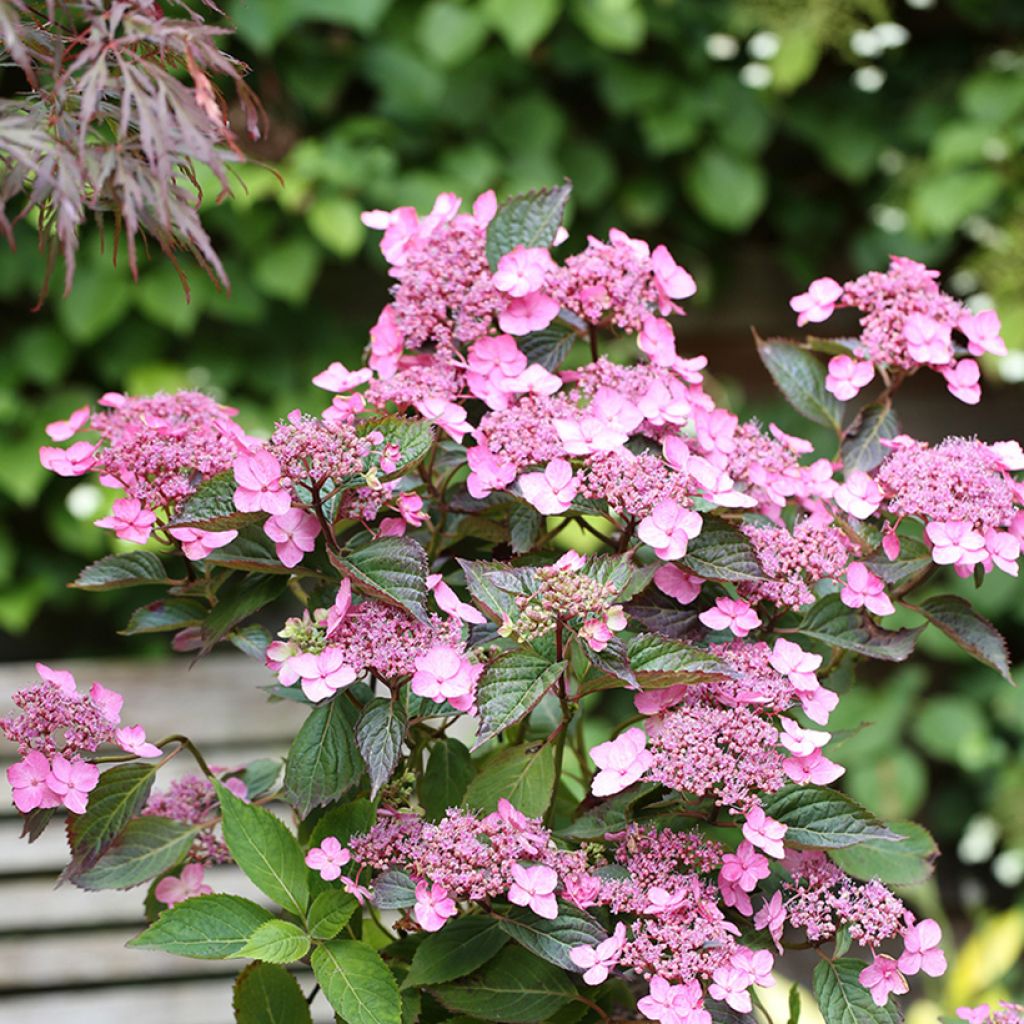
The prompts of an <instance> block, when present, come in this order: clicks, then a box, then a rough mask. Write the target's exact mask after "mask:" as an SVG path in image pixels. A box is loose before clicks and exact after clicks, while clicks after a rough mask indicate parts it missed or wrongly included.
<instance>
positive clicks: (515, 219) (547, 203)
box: [487, 181, 572, 270]
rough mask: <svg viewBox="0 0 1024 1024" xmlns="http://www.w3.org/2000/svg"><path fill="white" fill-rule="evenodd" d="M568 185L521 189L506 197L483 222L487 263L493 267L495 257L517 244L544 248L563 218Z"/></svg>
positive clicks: (494, 267)
mask: <svg viewBox="0 0 1024 1024" xmlns="http://www.w3.org/2000/svg"><path fill="white" fill-rule="evenodd" d="M571 191H572V185H571V184H570V182H568V181H566V182H565V184H564V185H557V186H554V187H552V188H543V189H538V190H536V191H534V192H525V193H523V194H522V195H517V196H512V197H510V198H509V199H506V200H505V202H503V203H502V204H501V205H500V206H499V207H498V212H497V213H496V214H495V215H494V219H493V220H492V221H491V223H490V224H488V225H487V262H488V263H489V264H490V266H491V270H496V269H497V267H498V260H500V259H501V257H502V256H504V255H505V253H507V252H511V251H512V250H513V249H514V248H515V247H516V246H517V245H522V246H525V247H526V248H527V249H531V248H548V247H550V246H551V245H553V244H554V241H555V235H556V234H557V232H558V229H559V228H560V227H561V226H562V221H563V220H564V219H565V205H566V203H567V202H568V201H569V193H570V192H571Z"/></svg>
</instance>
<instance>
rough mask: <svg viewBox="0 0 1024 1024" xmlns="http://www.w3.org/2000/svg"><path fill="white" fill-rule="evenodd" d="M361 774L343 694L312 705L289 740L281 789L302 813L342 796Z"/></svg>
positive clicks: (359, 759)
mask: <svg viewBox="0 0 1024 1024" xmlns="http://www.w3.org/2000/svg"><path fill="white" fill-rule="evenodd" d="M362 774H363V762H362V759H361V758H360V756H359V750H358V747H357V745H356V738H355V734H354V733H353V731H352V725H351V723H350V722H349V719H348V707H347V706H346V701H345V699H344V698H341V699H335V700H332V701H328V702H327V703H326V704H321V705H319V706H318V707H315V708H314V709H313V710H312V711H311V712H310V714H309V717H308V718H307V719H306V721H305V722H303V724H302V728H301V729H300V730H299V733H298V735H297V736H296V737H295V739H294V740H293V741H292V745H291V749H290V750H289V751H288V759H287V761H286V762H285V770H284V793H285V798H286V799H287V800H288V802H289V803H290V804H292V806H293V807H295V809H296V810H297V811H298V812H299V814H300V815H302V816H303V817H305V816H306V815H307V814H309V812H310V811H311V810H312V809H313V808H314V807H321V806H323V805H324V804H328V803H331V802H332V801H334V800H337V799H338V798H339V797H341V796H344V795H345V793H347V792H348V791H349V790H350V789H351V788H352V787H353V786H354V785H355V784H356V783H357V782H358V781H359V779H360V777H361V776H362Z"/></svg>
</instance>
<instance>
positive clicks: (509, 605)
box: [456, 558, 517, 622]
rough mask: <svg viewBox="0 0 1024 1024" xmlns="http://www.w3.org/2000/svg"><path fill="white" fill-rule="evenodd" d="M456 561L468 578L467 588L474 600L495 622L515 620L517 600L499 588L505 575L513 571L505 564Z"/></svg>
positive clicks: (460, 559)
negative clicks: (505, 619) (499, 583)
mask: <svg viewBox="0 0 1024 1024" xmlns="http://www.w3.org/2000/svg"><path fill="white" fill-rule="evenodd" d="M456 561H457V562H458V563H459V565H460V566H461V567H462V571H463V573H464V574H465V576H466V586H467V587H468V588H469V592H470V594H471V595H472V597H473V599H474V600H475V601H476V603H477V604H478V605H479V606H480V608H481V610H482V611H484V612H486V613H487V614H488V615H490V617H491V618H492V619H494V620H495V622H501V621H502V619H503V618H505V617H507V618H514V617H515V615H516V613H517V608H516V599H515V597H514V596H513V595H512V594H510V593H509V592H508V591H506V590H503V589H502V588H501V587H500V586H498V581H499V580H501V579H502V577H503V574H506V573H508V572H510V571H511V566H509V565H507V564H506V563H505V562H470V561H467V560H466V559H464V558H457V559H456Z"/></svg>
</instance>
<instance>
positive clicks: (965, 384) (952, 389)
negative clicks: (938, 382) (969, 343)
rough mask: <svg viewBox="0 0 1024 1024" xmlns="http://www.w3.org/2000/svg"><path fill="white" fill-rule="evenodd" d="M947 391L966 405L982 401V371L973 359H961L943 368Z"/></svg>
mask: <svg viewBox="0 0 1024 1024" xmlns="http://www.w3.org/2000/svg"><path fill="white" fill-rule="evenodd" d="M942 376H943V377H944V378H945V381H946V389H947V390H948V391H949V393H950V394H951V395H952V396H953V397H954V398H958V399H959V400H960V401H961V402H963V403H964V404H965V405H977V404H978V403H979V402H980V401H981V369H980V367H979V366H978V364H977V363H976V362H975V361H974V360H973V359H961V360H959V361H958V362H956V363H952V364H951V365H949V366H944V367H943V368H942Z"/></svg>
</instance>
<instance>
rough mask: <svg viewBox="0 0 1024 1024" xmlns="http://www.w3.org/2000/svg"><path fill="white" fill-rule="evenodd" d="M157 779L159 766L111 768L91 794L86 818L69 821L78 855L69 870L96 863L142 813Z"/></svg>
mask: <svg viewBox="0 0 1024 1024" xmlns="http://www.w3.org/2000/svg"><path fill="white" fill-rule="evenodd" d="M154 778H156V765H155V764H121V765H118V766H117V767H115V768H108V769H107V771H105V772H104V773H103V774H102V775H101V776H100V779H99V782H97V783H96V788H95V789H94V790H93V791H92V792H91V793H90V794H89V806H88V807H87V808H86V811H85V814H80V815H77V816H76V817H73V818H71V819H70V820H69V823H68V839H69V841H70V844H71V848H72V851H73V854H74V860H73V861H72V865H71V866H70V867H69V871H70V870H71V869H72V868H73V869H74V870H75V871H81V870H82V868H83V867H85V866H88V865H90V864H92V863H94V862H95V860H96V858H97V857H98V856H99V855H100V854H101V853H102V852H103V850H104V849H105V848H106V847H107V846H108V845H109V844H110V842H111V841H112V840H113V839H114V838H115V836H116V835H117V834H118V833H119V832H120V831H121V829H123V828H124V827H125V826H126V825H127V824H128V822H129V821H130V820H131V819H132V818H133V817H134V816H135V815H136V814H138V813H139V811H141V810H142V808H143V806H144V805H145V803H146V798H147V797H148V796H149V791H150V790H151V789H152V788H153V779H154Z"/></svg>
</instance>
